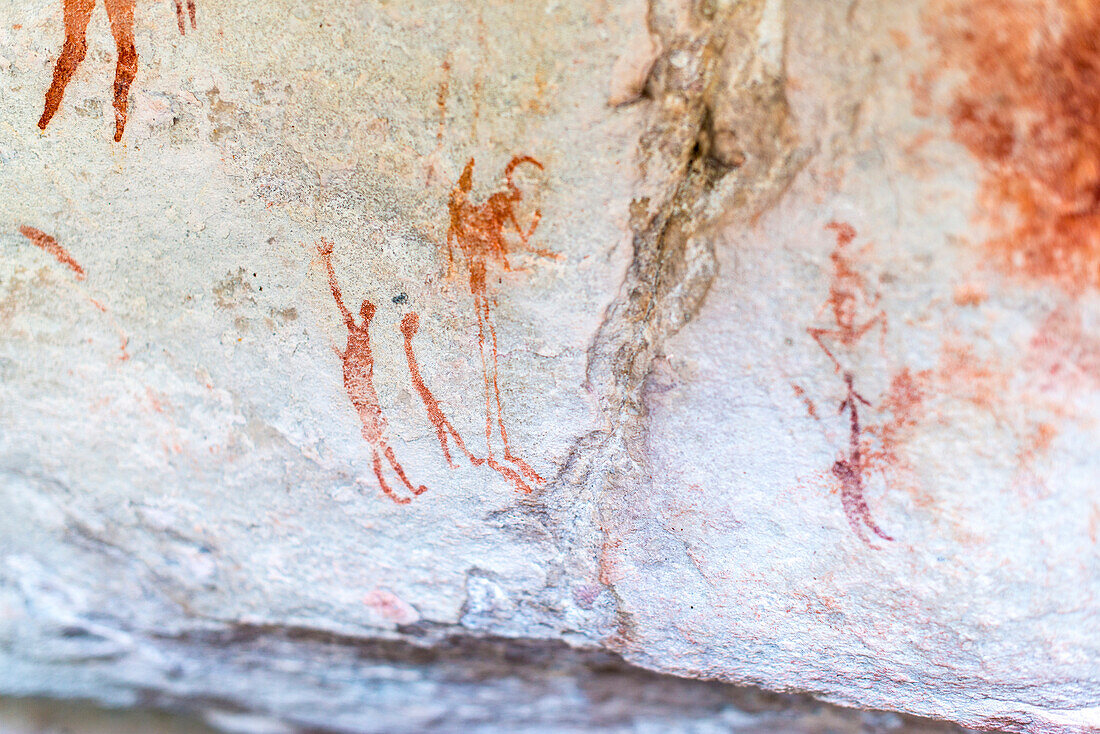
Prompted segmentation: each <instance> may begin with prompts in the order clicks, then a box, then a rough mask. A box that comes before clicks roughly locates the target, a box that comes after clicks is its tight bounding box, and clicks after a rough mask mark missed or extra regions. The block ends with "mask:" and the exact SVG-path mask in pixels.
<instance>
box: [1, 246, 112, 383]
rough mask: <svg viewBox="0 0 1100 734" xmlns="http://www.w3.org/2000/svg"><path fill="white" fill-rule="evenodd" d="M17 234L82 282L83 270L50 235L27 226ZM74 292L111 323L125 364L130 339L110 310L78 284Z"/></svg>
mask: <svg viewBox="0 0 1100 734" xmlns="http://www.w3.org/2000/svg"><path fill="white" fill-rule="evenodd" d="M19 234H21V235H23V236H24V237H26V238H27V240H28V241H29V242H30V243H31V244H32V245H34V246H35V247H37V248H38V249H40V250H42V251H43V252H45V253H46V254H48V255H50V256H51V257H53V259H54V260H56V261H57V262H58V263H59V264H61V265H64V266H65V267H67V268H68V269H69V270H71V271H72V273H73V279H74V280H76V281H82V280H84V279H85V277H86V274H85V272H84V268H83V267H82V266H81V265H80V263H79V262H77V260H76V258H75V257H73V256H72V254H71V253H70V252H69V251H68V250H66V249H65V248H64V247H62V246H61V244H60V243H59V242H58V241H57V238H56V237H54V236H53V235H50V234H46V233H45V232H43V231H42V230H40V229H38V228H37V227H31V226H28V225H23V226H21V227H20V228H19ZM76 290H77V291H78V292H79V293H80V294H81V295H82V296H84V298H86V299H87V300H88V303H90V304H91V305H92V306H93V307H95V309H96V310H97V311H99V312H100V313H102V314H103V315H104V316H106V317H107V320H108V321H109V322H110V323H111V326H112V327H113V328H114V330H115V331H116V332H117V333H118V340H119V353H120V356H119V359H120V361H123V362H125V361H126V360H128V359H130V353H129V352H128V351H126V349H127V346H128V345H129V343H130V338H129V337H128V336H126V332H124V331H123V330H122V327H121V326H119V325H118V322H117V321H115V319H114V317H113V316H112V315H111V312H110V310H109V309H108V308H107V307H106V306H104V305H103V304H102V303H101V302H100V301H98V300H96V299H95V298H92V297H91V296H90V295H88V294H87V293H86V292H85V291H84V289H83V288H81V287H80V285H79V282H78V283H77V284H76Z"/></svg>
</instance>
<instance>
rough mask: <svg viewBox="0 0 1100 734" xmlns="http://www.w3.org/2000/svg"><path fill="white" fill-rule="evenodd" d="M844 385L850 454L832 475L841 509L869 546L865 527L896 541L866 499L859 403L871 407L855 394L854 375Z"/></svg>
mask: <svg viewBox="0 0 1100 734" xmlns="http://www.w3.org/2000/svg"><path fill="white" fill-rule="evenodd" d="M844 383H845V385H846V386H847V388H848V394H847V396H846V397H845V398H844V402H842V403H841V404H840V413H842V414H843V413H844V412H845V411H847V412H848V451H847V453H846V454H842V455H841V457H840V458H839V459H837V460H836V462H835V463H834V464H833V476H835V477H836V478H837V479H838V480H839V481H840V502H841V506H842V507H843V508H844V514H845V515H846V516H847V517H848V524H849V525H851V526H852V529H853V530H854V531H855V532H856V535H858V536H859V537H860V540H862V541H864V542H865V543H868V544H870V542H871V541H870V539H869V538H868V537H867V533H866V532H865V531H864V526H866V527H867V528H868V529H870V530H871V532H873V533H874V534H875V535H877V536H878V537H880V538H882V539H883V540H893V538H891V537H890V536H889V535H887V534H886V533H884V532H883V531H882V529H881V528H879V526H878V525H877V524H875V521H874V519H873V518H872V517H871V508H870V507H868V506H867V500H865V499H864V498H863V484H864V476H865V473H866V470H867V467H866V465H865V464H864V461H863V428H862V426H861V425H860V422H859V404H860V403H863V404H864V405H866V406H868V407H869V406H870V405H871V404H870V403H869V402H867V401H866V400H865V399H864V398H863V396H862V395H860V394H859V393H857V392H856V389H855V386H854V384H855V383H854V378H853V377H852V373H851V372H845V373H844Z"/></svg>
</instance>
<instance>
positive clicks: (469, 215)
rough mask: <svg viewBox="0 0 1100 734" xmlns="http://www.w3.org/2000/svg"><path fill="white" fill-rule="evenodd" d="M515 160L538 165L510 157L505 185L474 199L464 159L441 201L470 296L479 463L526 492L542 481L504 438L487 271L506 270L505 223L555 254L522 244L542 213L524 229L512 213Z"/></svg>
mask: <svg viewBox="0 0 1100 734" xmlns="http://www.w3.org/2000/svg"><path fill="white" fill-rule="evenodd" d="M521 164H528V165H532V166H535V167H537V168H539V169H541V168H542V164H541V163H539V162H538V161H537V160H535V159H534V158H532V157H530V156H516V157H514V158H512V160H511V161H510V162H509V163H508V165H507V166H506V167H505V169H504V179H505V184H506V186H505V189H504V190H503V191H498V192H496V193H494V194H492V195H491V196H489V198H488V199H486V201H485V202H484V203H482V204H475V203H474V202H472V201H471V200H470V191H471V189H472V188H473V171H474V159H473V158H471V159H470V160H469V162H467V164H466V167H465V169H463V171H462V175H461V177H460V178H459V180H458V183H457V184H455V186H454V188H453V189H451V195H450V198H449V200H448V203H447V206H448V209H449V210H450V218H451V225H450V228H449V229H448V231H447V258H448V262H449V263H450V264H451V266H452V267H453V264H454V247H453V246H454V245H455V244H457V245H458V248H459V250H461V252H462V255H463V256H464V260H465V263H466V270H467V273H468V275H469V279H470V281H469V282H470V295H472V296H473V299H474V312H475V315H476V317H477V329H478V336H477V342H478V350H479V353H480V357H481V370H482V377H483V379H484V383H485V440H486V443H487V455H486V458H485V462H486V463H487V464H488V465H489V466H490V467H491V468H492V469H494V470H495V471H497V472H498V473H500V474H501V475H502V476H504V477H505V478H507V479H509V480H510V481H511V482H512V484H513V485H514V486H515V487H516V489H517V490H519V491H521V492H524V493H528V492H530V491H531V484H532V483H533V484H542V483H543V482H544V481H545V480H543V478H542V477H540V476H539V475H538V474H537V473H536V472H535V470H534V469H532V468H531V467H530V466H529V465H528V464H527V462H525V461H524V460H523V459H520V458H519V457H518V456H516V455H515V454H514V453H513V452H512V448H511V445H510V444H509V442H508V431H507V429H506V428H505V425H504V408H503V405H502V404H501V399H500V381H499V377H498V372H499V370H498V363H499V358H498V347H497V333H496V327H495V326H494V325H493V314H492V306H494V305H495V304H496V299H495V297H493V296H492V295H490V293H489V291H488V286H487V279H488V274H489V271H490V268H491V267H492V266H494V265H495V266H499V267H500V268H502V269H503V270H505V271H511V269H512V268H511V266H510V265H509V263H508V252H509V251H510V250H511V249H512V245H511V243H510V242H509V241H508V239H507V238H505V236H504V232H505V227H507V226H509V225H510V226H511V227H512V228H513V229H514V230H515V231H516V233H517V234H518V236H519V240H520V243H521V245H522V246H523V247H524V248H525V249H528V250H529V251H531V252H534V253H536V254H540V255H544V256H547V257H558V255H556V254H555V253H551V252H548V251H545V250H537V249H532V248H530V247H529V246H528V243H529V240H530V238H531V235H532V234H534V231H535V228H536V227H537V226H538V223H539V220H540V218H541V216H542V215H541V213H540V212H539V211H538V210H536V211H535V214H534V218H533V220H532V222H531V224H530V226H528V227H527V228H526V229H524V228H523V227H521V226H520V224H519V221H518V220H517V218H516V213H515V206H516V204H518V203H519V202H520V201H521V200H522V199H523V193H522V192H521V191H520V190H519V187H517V186H516V184H515V183H514V181H513V179H512V176H513V173H514V171H515V169H516V167H517V166H519V165H521ZM494 434H496V435H498V436H499V438H500V444H501V448H502V453H501V456H502V458H503V459H504V460H505V461H507V462H509V463H510V464H512V465H513V466H514V467H515V469H513V468H511V467H509V466H506V465H505V464H502V463H501V462H500V461H498V460H497V458H496V456H495V455H494V453H493V443H494V438H493V437H494ZM517 470H518V471H517Z"/></svg>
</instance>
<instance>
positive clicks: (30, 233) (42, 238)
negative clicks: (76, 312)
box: [19, 225, 84, 280]
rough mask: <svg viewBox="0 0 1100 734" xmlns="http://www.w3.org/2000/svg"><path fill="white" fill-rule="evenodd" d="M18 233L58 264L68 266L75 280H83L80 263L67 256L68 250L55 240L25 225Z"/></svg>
mask: <svg viewBox="0 0 1100 734" xmlns="http://www.w3.org/2000/svg"><path fill="white" fill-rule="evenodd" d="M19 233H20V234H22V235H23V236H24V237H26V238H27V239H28V240H30V241H31V243H32V244H34V246H35V247H38V248H40V249H42V250H45V251H46V252H48V253H49V254H50V255H53V257H54V259H55V260H57V261H58V262H59V263H61V264H62V265H66V266H68V268H69V269H70V270H72V271H73V272H74V273H76V279H77V280H84V268H82V267H80V263H78V262H77V261H76V259H75V258H73V256H72V255H70V254H69V252H68V250H66V249H65V248H64V247H62V246H61V245H59V244H57V240H56V239H54V238H53V237H51V236H50V235H48V234H46V233H45V232H43V231H42V230H40V229H35V228H34V227H28V226H26V225H24V226H22V227H20V228H19Z"/></svg>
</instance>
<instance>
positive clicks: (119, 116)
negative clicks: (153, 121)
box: [38, 0, 195, 143]
mask: <svg viewBox="0 0 1100 734" xmlns="http://www.w3.org/2000/svg"><path fill="white" fill-rule="evenodd" d="M134 1H135V0H103V4H104V5H105V6H106V7H107V18H108V20H109V22H110V24H111V35H112V36H114V39H115V47H116V48H117V49H118V63H117V65H116V66H115V88H114V106H115V142H116V143H117V142H119V141H120V140H122V132H123V130H125V129H126V104H127V102H128V100H129V97H130V84H131V82H133V81H134V77H135V76H136V75H137V62H138V55H137V48H136V47H135V46H134ZM62 3H63V10H62V15H63V21H64V24H65V45H64V46H63V47H62V49H61V55H60V56H59V57H58V59H57V65H56V66H55V67H54V71H53V82H52V83H51V84H50V88H49V89H48V90H47V91H46V106H45V108H44V109H43V111H42V117H41V118H40V119H39V120H38V127H39V128H40V129H42V130H45V129H46V126H47V125H49V124H50V120H52V119H53V116H54V114H56V113H57V110H58V108H59V107H60V106H61V99H62V97H63V96H64V95H65V87H67V86H68V84H69V80H71V79H72V76H73V73H74V72H76V67H78V66H80V62H81V61H83V60H84V55H85V54H86V53H87V52H88V42H87V40H86V38H85V35H86V32H87V29H88V21H89V20H90V19H91V17H92V10H94V9H95V0H62ZM187 14H188V16H189V18H190V21H191V27H192V28H195V0H187ZM176 20H177V22H178V24H179V30H180V33H181V34H183V33H186V30H185V25H184V7H183V1H182V0H176Z"/></svg>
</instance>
